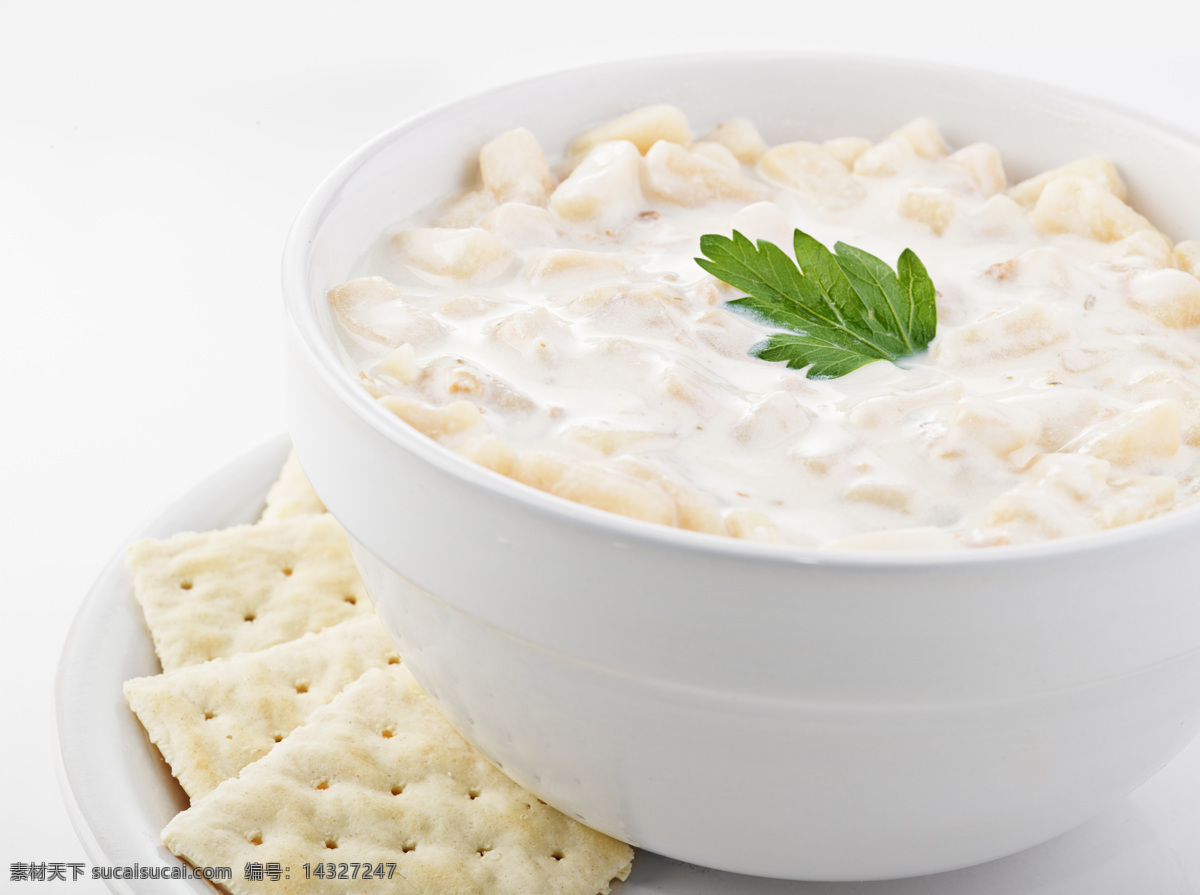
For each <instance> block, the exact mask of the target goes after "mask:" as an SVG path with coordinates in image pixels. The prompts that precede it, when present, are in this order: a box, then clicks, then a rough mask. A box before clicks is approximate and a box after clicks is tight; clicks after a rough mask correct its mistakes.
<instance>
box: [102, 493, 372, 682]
mask: <svg viewBox="0 0 1200 895" xmlns="http://www.w3.org/2000/svg"><path fill="white" fill-rule="evenodd" d="M126 561H127V563H128V565H129V569H130V571H131V572H132V573H133V590H134V595H135V596H136V597H137V600H138V602H139V603H141V605H142V613H143V614H144V615H145V617H146V624H147V626H148V627H149V628H150V635H151V637H152V638H153V640H154V651H155V652H156V653H158V658H159V661H160V662H162V667H163V671H173V670H174V669H176V668H183V667H184V666H187V665H195V664H197V663H199V662H207V661H208V660H209V659H217V658H220V657H222V656H231V655H233V654H235V653H244V652H252V651H254V650H260V649H266V648H267V647H268V646H274V645H275V644H277V643H284V642H285V641H288V640H295V639H296V638H297V637H301V636H303V635H304V634H307V633H309V632H310V631H319V630H321V629H322V628H327V627H329V626H330V625H335V624H337V623H338V622H342V621H346V620H348V619H351V618H354V617H357V616H359V615H362V614H364V613H369V612H372V611H373V610H372V608H371V604H370V600H368V599H367V592H366V588H365V587H364V586H363V583H362V579H361V578H360V577H359V575H358V569H357V568H356V567H355V565H354V559H353V558H352V557H351V556H350V548H349V545H348V544H347V543H346V535H345V533H344V532H343V531H342V529H341V526H339V525H338V523H337V521H336V520H335V519H334V518H333V517H332V516H330V515H328V514H326V515H323V516H299V517H297V518H295V519H281V520H278V521H274V522H260V523H259V524H257V525H238V526H235V527H233V528H226V529H222V530H220V531H210V532H202V533H196V532H184V533H182V534H177V535H175V536H174V537H172V538H168V539H167V540H165V541H139V542H138V543H136V544H133V545H132V546H131V547H130V548H129V551H128V553H127V554H126Z"/></svg>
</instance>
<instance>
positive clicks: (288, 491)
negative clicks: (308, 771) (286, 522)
mask: <svg viewBox="0 0 1200 895" xmlns="http://www.w3.org/2000/svg"><path fill="white" fill-rule="evenodd" d="M324 512H325V504H323V503H322V502H321V498H319V497H317V492H316V491H314V490H313V487H312V485H310V484H309V483H308V476H306V475H305V474H304V470H303V469H301V468H300V460H299V458H298V457H297V456H296V452H295V451H294V450H292V451H288V456H287V460H286V461H285V462H284V464H283V469H282V470H280V472H279V478H278V479H276V480H275V483H274V484H273V485H271V489H270V490H269V491H268V492H267V506H266V509H264V510H263V514H262V520H261V521H263V522H270V521H272V520H274V519H291V518H294V517H296V516H318V515H320V514H321V513H324Z"/></svg>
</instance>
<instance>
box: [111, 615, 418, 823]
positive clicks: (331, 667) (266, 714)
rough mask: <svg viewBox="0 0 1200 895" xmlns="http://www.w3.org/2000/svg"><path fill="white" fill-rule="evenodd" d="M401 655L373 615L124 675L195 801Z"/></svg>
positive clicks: (132, 698)
mask: <svg viewBox="0 0 1200 895" xmlns="http://www.w3.org/2000/svg"><path fill="white" fill-rule="evenodd" d="M399 661H400V656H399V654H398V653H397V652H396V649H395V647H394V646H393V645H392V642H391V641H390V640H389V639H388V636H387V634H386V633H385V632H384V630H383V625H381V624H380V623H379V619H378V618H376V617H375V616H374V615H371V616H367V617H364V618H360V619H355V620H353V621H348V622H342V623H341V624H339V625H334V626H333V627H331V628H326V629H325V630H324V631H321V632H320V633H319V634H306V635H304V636H303V637H301V638H300V639H299V640H290V641H288V642H287V643H281V644H279V645H278V646H273V647H270V648H269V649H265V650H259V651H258V652H254V653H239V654H238V655H236V656H230V657H229V658H227V659H214V660H213V661H211V662H203V663H201V664H199V665H190V666H188V667H187V668H180V669H177V670H175V671H170V672H167V673H166V674H158V675H155V676H153V677H139V678H134V679H133V680H131V681H126V682H125V701H126V702H128V703H129V707H130V708H131V709H133V711H134V713H135V714H136V715H137V716H138V720H139V721H141V722H142V726H143V727H145V728H146V733H147V734H149V736H150V741H151V742H152V743H154V745H156V746H157V747H158V751H159V752H161V753H162V756H163V758H165V759H166V760H167V764H169V765H170V766H171V773H173V774H174V775H175V777H176V779H177V780H178V781H179V783H180V785H181V786H182V787H183V789H184V791H185V792H186V793H187V794H188V797H189V798H191V800H192V801H193V802H194V801H196V799H198V798H199V797H200V796H203V795H205V794H206V793H208V792H210V791H212V790H213V789H215V788H216V786H217V784H219V783H220V782H221V781H223V780H227V779H229V778H230V777H236V776H237V775H238V772H239V771H240V770H241V769H242V768H244V767H245V766H246V765H248V764H250V763H251V762H254V761H258V759H260V758H262V757H263V756H264V755H266V754H267V753H268V752H270V751H271V750H272V749H273V748H274V747H275V745H276V744H277V743H278V742H280V740H282V739H283V738H284V737H286V736H287V735H288V734H289V733H291V732H292V731H293V730H295V729H296V728H297V727H299V726H300V725H301V724H303V723H304V722H305V721H306V720H307V719H308V716H309V715H311V714H312V713H313V712H314V711H316V710H317V709H318V708H320V707H321V706H323V705H325V704H326V703H328V702H329V701H330V700H331V699H333V698H334V697H335V696H337V694H338V693H340V692H341V691H342V689H343V688H345V686H346V685H347V684H350V683H352V682H354V681H355V680H357V679H358V678H359V677H360V676H361V675H362V673H363V672H364V671H366V670H367V669H368V668H383V667H385V666H387V665H389V664H396V663H399Z"/></svg>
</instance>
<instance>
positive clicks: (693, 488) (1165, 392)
mask: <svg viewBox="0 0 1200 895" xmlns="http://www.w3.org/2000/svg"><path fill="white" fill-rule="evenodd" d="M667 108H668V107H652V109H650V110H639V112H635V113H631V115H629V116H625V117H624V118H622V119H617V120H616V121H614V122H610V123H609V124H607V125H604V126H602V127H601V128H600V129H597V130H596V131H595V132H589V134H585V135H582V136H581V137H580V138H579V139H578V140H576V141H575V143H573V144H572V146H571V147H569V148H568V151H567V153H566V156H565V159H566V160H565V161H564V162H562V163H560V164H559V166H558V167H557V168H556V169H553V170H552V169H550V168H549V167H548V166H546V164H545V162H544V160H543V156H542V155H541V149H540V147H538V146H537V144H536V141H534V140H533V138H532V135H528V132H523V131H519V132H513V133H511V134H508V135H503V136H502V137H500V138H498V139H497V140H495V141H493V142H492V143H491V144H489V145H488V146H487V147H485V149H484V152H483V156H482V159H483V162H482V183H481V184H477V185H475V186H474V187H473V188H471V189H468V190H467V191H465V192H464V193H461V194H456V195H455V196H453V197H449V198H448V199H447V200H446V201H444V202H441V203H439V204H438V205H437V206H436V207H434V208H431V209H426V210H425V211H423V212H421V213H419V214H416V215H414V216H411V217H408V218H405V219H403V220H402V221H401V222H400V223H398V224H397V225H395V226H394V227H392V228H390V229H389V230H388V232H386V233H385V234H383V235H382V236H381V237H380V239H379V241H378V243H377V244H376V245H375V246H374V247H373V248H372V249H371V250H370V252H369V253H368V255H367V257H366V260H365V261H364V263H363V270H362V271H361V273H362V274H363V277H362V278H359V279H356V280H354V281H351V282H350V283H348V284H346V285H344V286H341V287H338V288H336V289H334V290H333V291H332V292H331V293H330V305H331V308H332V309H333V311H334V313H335V316H336V317H337V318H338V319H339V320H340V322H341V323H342V326H341V329H340V332H341V334H342V336H343V340H342V341H343V346H344V348H345V349H346V355H347V357H348V365H349V367H350V368H351V370H352V371H353V372H354V373H355V374H356V375H359V376H360V379H361V381H362V383H363V385H364V387H366V388H367V390H368V391H369V392H370V393H371V394H372V395H374V396H375V397H377V398H379V399H380V400H381V401H382V402H383V403H384V405H385V406H388V407H389V408H390V409H392V410H393V411H395V412H396V413H397V414H398V415H399V416H401V417H402V418H403V419H405V420H406V421H408V422H410V423H412V424H413V425H415V426H416V427H417V428H418V429H420V430H421V431H423V432H425V433H426V434H428V435H430V436H431V437H433V438H436V439H437V440H438V441H440V442H442V443H443V444H445V445H446V446H447V447H448V448H450V449H452V450H457V451H459V452H460V453H463V454H464V455H466V456H468V457H470V458H472V459H474V460H476V461H477V462H480V463H483V464H484V465H486V466H489V467H490V468H492V469H495V470H496V471H497V472H500V473H501V474H505V475H509V476H511V477H514V478H516V479H518V480H520V481H524V482H526V483H527V484H530V485H532V486H534V487H538V488H541V489H542V490H545V491H548V492H550V493H553V494H558V495H559V496H562V497H565V498H567V499H572V500H576V501H579V502H582V503H586V504H590V505H593V506H598V507H601V508H603V509H609V510H613V511H616V512H621V513H624V514H626V515H630V516H634V517H637V518H643V519H649V520H651V521H657V522H662V523H664V524H670V525H678V526H680V527H684V528H691V529H693V530H697V531H703V532H709V533H712V534H726V535H732V536H735V537H746V538H754V539H761V540H782V541H787V542H791V543H795V544H801V545H811V546H831V547H856V548H879V549H953V548H959V547H968V546H985V545H996V544H1008V543H1027V542H1031V541H1039V540H1045V539H1049V538H1056V537H1064V536H1071V535H1078V534H1084V533H1087V532H1092V531H1098V530H1101V529H1104V528H1110V527H1114V526H1117V525H1122V524H1126V523H1128V522H1132V521H1136V520H1138V519H1142V518H1147V517H1150V516H1154V515H1157V514H1159V513H1162V512H1164V511H1166V510H1169V509H1171V508H1172V507H1175V506H1177V505H1179V504H1180V503H1185V502H1189V501H1191V500H1193V495H1194V494H1195V493H1196V491H1197V488H1198V486H1197V484H1196V478H1195V477H1196V473H1197V471H1198V470H1200V465H1198V458H1200V344H1198V343H1197V339H1196V334H1197V330H1196V328H1195V327H1196V325H1197V324H1200V280H1197V279H1196V276H1195V271H1196V262H1197V252H1196V244H1195V243H1191V242H1185V243H1181V244H1180V245H1179V246H1173V245H1172V244H1171V243H1170V242H1169V240H1167V239H1166V237H1164V236H1163V235H1162V234H1160V233H1158V232H1157V231H1156V230H1154V229H1153V228H1152V227H1151V225H1150V224H1149V223H1148V222H1145V220H1144V219H1142V218H1140V216H1138V215H1137V214H1136V213H1135V212H1133V211H1132V210H1131V209H1129V208H1128V206H1127V205H1125V204H1124V203H1123V201H1122V200H1123V187H1122V185H1121V184H1120V180H1119V177H1117V175H1116V174H1115V171H1113V170H1112V168H1111V165H1108V164H1107V163H1106V162H1103V161H1102V160H1098V159H1092V160H1083V161H1081V162H1078V163H1076V164H1075V165H1074V166H1067V167H1065V168H1064V169H1062V170H1061V171H1059V172H1051V175H1050V176H1043V177H1042V178H1034V179H1033V180H1032V181H1027V182H1026V183H1024V184H1018V185H1017V186H1015V187H1011V188H1010V187H1009V185H1008V184H1007V183H1006V182H1005V180H1004V175H1003V169H1002V163H1001V161H1000V157H999V154H998V153H997V152H996V150H994V149H992V148H991V147H987V146H984V145H983V144H976V145H975V146H972V147H968V148H965V149H963V150H961V151H958V152H951V151H950V150H949V149H948V148H946V147H944V146H943V145H942V142H941V138H940V137H939V136H938V135H937V133H936V130H935V129H934V128H933V125H932V124H931V123H929V122H925V121H918V122H913V123H912V124H910V125H908V126H906V127H905V128H902V129H901V130H900V131H897V132H895V133H893V134H891V135H889V136H887V137H885V138H884V139H883V140H880V141H879V142H877V143H871V142H869V141H867V140H858V139H847V140H840V141H830V142H829V143H827V144H824V145H823V146H815V145H814V144H806V143H795V144H785V145H783V146H780V147H775V148H773V149H771V150H767V151H766V152H765V153H764V151H763V150H764V147H762V145H761V141H760V140H758V137H757V133H756V132H755V131H754V130H753V127H752V125H750V124H749V123H746V122H732V123H728V124H726V125H724V126H722V127H719V128H717V129H716V130H714V131H713V132H712V133H711V134H709V135H707V137H706V138H702V139H701V140H700V141H691V139H690V137H691V135H690V130H688V129H687V125H686V122H685V121H684V122H683V123H682V124H681V121H682V114H681V113H678V112H677V110H671V111H663V110H664V109H667ZM639 115H640V116H641V117H640V118H639V117H638V116H639ZM656 116H657V117H656ZM605 128H607V130H605ZM514 134H515V135H517V136H514ZM797 138H798V139H801V138H802V135H797ZM659 141H662V142H659ZM685 145H686V146H688V147H689V148H687V149H685V148H684V146H685ZM398 212H400V213H403V209H398ZM794 228H799V229H800V230H803V231H804V232H806V233H809V234H811V235H812V236H814V237H816V238H817V239H818V240H820V241H821V242H823V243H825V244H826V245H829V246H832V245H833V243H834V242H837V241H842V242H845V243H848V244H850V245H853V246H856V247H858V248H861V249H864V250H866V251H868V252H871V253H872V254H875V255H877V256H879V257H880V258H882V259H883V260H885V261H886V262H887V263H888V264H890V265H892V266H894V265H895V262H896V258H897V256H898V255H899V254H900V252H901V251H902V250H903V249H905V248H911V249H912V250H913V251H914V252H915V253H916V254H917V256H918V257H919V258H920V259H921V260H922V262H923V263H924V265H925V267H926V268H927V269H928V271H929V273H930V276H931V277H932V279H933V281H934V284H935V286H936V288H937V293H938V294H937V304H938V331H937V337H936V338H935V340H934V341H933V343H932V344H931V346H930V349H929V350H928V351H927V352H923V353H921V354H919V355H916V356H914V357H911V358H907V359H904V360H902V361H900V362H899V363H897V364H892V363H889V362H886V361H878V362H874V363H871V364H868V365H867V366H865V367H862V368H860V369H859V370H857V371H855V372H853V373H851V374H849V375H846V376H843V377H841V378H838V379H829V380H811V379H807V378H805V376H804V372H803V371H801V370H792V369H788V368H786V367H785V366H784V365H783V364H781V363H771V362H767V361H763V360H760V359H758V358H756V357H754V356H752V355H751V354H750V350H751V348H752V347H753V346H754V345H755V344H756V343H758V342H760V341H762V340H763V339H764V338H766V336H768V335H769V334H771V333H772V332H774V331H776V330H775V329H774V328H773V327H770V326H768V325H764V324H763V323H760V322H757V321H755V320H752V319H749V318H747V317H745V316H742V315H739V314H737V313H734V312H732V311H731V310H729V309H728V308H727V307H726V306H725V302H726V301H728V300H730V299H733V298H737V297H739V296H740V295H741V294H742V293H740V292H738V291H737V290H735V289H732V288H731V287H728V286H726V285H724V284H722V283H719V282H718V281H716V280H715V279H714V278H713V277H711V276H709V275H708V274H706V273H705V272H704V271H702V270H701V269H700V267H699V266H698V265H697V264H696V262H695V260H694V259H695V258H696V257H697V256H698V255H699V238H700V236H701V235H703V234H706V233H717V234H722V235H726V236H727V235H729V234H730V233H731V231H733V230H738V231H740V232H742V233H744V234H745V235H747V236H749V237H751V238H752V239H767V240H770V241H772V242H775V243H776V244H777V245H779V246H780V247H782V248H784V249H785V251H787V252H788V253H789V254H791V234H792V231H793V229H794ZM556 253H557V254H556ZM571 253H584V254H571Z"/></svg>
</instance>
